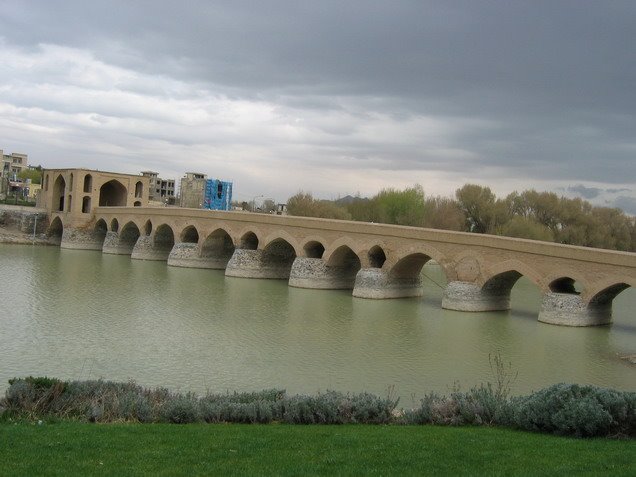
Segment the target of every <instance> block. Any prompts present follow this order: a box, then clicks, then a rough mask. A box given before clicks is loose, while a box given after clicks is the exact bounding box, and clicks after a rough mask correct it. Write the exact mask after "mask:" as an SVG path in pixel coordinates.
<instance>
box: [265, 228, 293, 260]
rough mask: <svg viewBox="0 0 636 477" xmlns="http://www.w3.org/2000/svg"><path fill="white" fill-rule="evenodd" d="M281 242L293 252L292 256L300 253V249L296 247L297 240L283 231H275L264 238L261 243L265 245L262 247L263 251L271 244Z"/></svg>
mask: <svg viewBox="0 0 636 477" xmlns="http://www.w3.org/2000/svg"><path fill="white" fill-rule="evenodd" d="M281 240H282V241H284V242H285V243H287V244H288V245H289V246H290V247H291V248H292V249H293V250H294V256H297V255H300V254H301V253H302V249H301V248H300V246H299V245H298V242H297V240H296V239H295V238H294V237H292V236H291V235H290V234H289V233H288V232H286V231H284V230H279V231H276V232H274V233H272V234H270V235H268V236H267V237H265V239H264V240H263V241H262V242H263V243H264V244H265V245H264V246H263V250H265V249H267V248H268V247H269V246H270V245H271V244H274V243H280V242H281Z"/></svg>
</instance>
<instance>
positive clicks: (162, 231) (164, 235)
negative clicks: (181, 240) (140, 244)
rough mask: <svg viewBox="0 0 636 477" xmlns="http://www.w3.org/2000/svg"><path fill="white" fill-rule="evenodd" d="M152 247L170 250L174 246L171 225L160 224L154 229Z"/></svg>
mask: <svg viewBox="0 0 636 477" xmlns="http://www.w3.org/2000/svg"><path fill="white" fill-rule="evenodd" d="M152 245H153V248H155V249H156V250H158V251H167V252H170V250H172V247H174V232H173V230H172V227H170V226H169V225H168V224H161V225H160V226H159V227H157V230H155V233H154V237H153V239H152Z"/></svg>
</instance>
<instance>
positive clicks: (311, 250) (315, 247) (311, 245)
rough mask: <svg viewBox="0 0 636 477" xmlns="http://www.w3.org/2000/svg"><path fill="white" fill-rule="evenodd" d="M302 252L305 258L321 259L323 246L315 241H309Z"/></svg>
mask: <svg viewBox="0 0 636 477" xmlns="http://www.w3.org/2000/svg"><path fill="white" fill-rule="evenodd" d="M303 250H304V252H305V257H307V258H322V256H323V255H324V253H325V246H324V245H323V244H322V243H321V242H319V241H317V240H310V241H309V242H306V243H305V244H304V245H303Z"/></svg>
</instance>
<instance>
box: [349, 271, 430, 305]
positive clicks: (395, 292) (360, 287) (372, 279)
mask: <svg viewBox="0 0 636 477" xmlns="http://www.w3.org/2000/svg"><path fill="white" fill-rule="evenodd" d="M422 294H423V289H422V282H421V279H420V277H419V275H418V276H417V277H400V278H398V277H392V276H391V275H389V273H387V272H385V271H383V270H382V269H380V268H361V269H360V271H359V272H358V273H357V275H356V281H355V285H354V287H353V296H355V297H358V298H372V299H384V298H409V297H419V296H422Z"/></svg>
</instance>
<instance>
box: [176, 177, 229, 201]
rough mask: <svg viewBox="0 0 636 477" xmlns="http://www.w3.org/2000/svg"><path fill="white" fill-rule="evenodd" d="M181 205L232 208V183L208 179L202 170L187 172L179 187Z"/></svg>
mask: <svg viewBox="0 0 636 477" xmlns="http://www.w3.org/2000/svg"><path fill="white" fill-rule="evenodd" d="M179 193H180V198H179V205H180V206H181V207H188V208H192V209H212V210H231V209H232V183H231V182H224V181H220V180H218V179H208V176H207V175H205V174H201V173H200V172H186V175H185V177H183V178H182V179H181V185H180V188H179Z"/></svg>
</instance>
